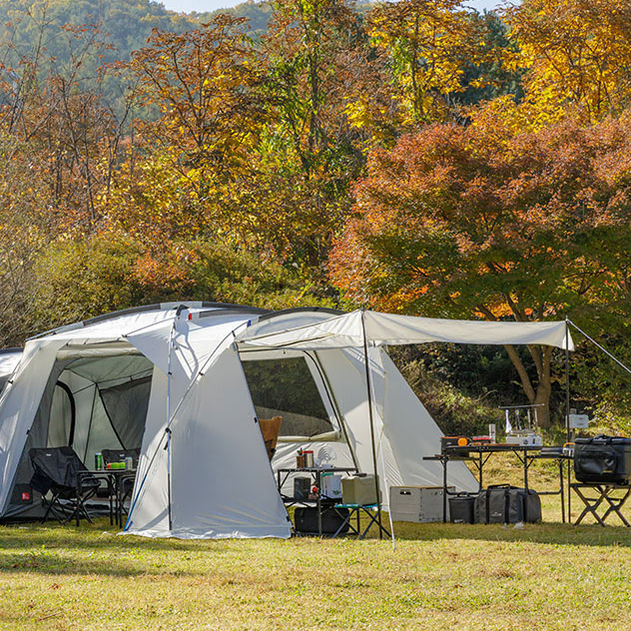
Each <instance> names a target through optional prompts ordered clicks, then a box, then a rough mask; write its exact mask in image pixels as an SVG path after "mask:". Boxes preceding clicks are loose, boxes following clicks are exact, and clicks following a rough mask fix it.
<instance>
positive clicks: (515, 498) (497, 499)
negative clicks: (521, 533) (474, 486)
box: [474, 484, 541, 524]
mask: <svg viewBox="0 0 631 631" xmlns="http://www.w3.org/2000/svg"><path fill="white" fill-rule="evenodd" d="M474 519H475V522H476V523H478V524H516V523H518V522H524V521H527V522H532V523H534V522H537V521H540V520H541V499H540V498H539V494H538V493H537V492H536V491H532V490H530V489H528V491H526V490H525V489H522V488H518V487H515V486H510V485H509V484H497V485H494V486H489V488H488V489H483V490H482V491H480V493H479V495H478V496H477V497H476V499H475V504H474Z"/></svg>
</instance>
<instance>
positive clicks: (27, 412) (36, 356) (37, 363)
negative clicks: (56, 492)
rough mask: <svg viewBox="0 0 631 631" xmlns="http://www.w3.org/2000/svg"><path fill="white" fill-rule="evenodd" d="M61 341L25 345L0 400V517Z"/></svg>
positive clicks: (7, 499) (36, 342) (35, 342)
mask: <svg viewBox="0 0 631 631" xmlns="http://www.w3.org/2000/svg"><path fill="white" fill-rule="evenodd" d="M63 344H64V342H63V341H61V340H53V341H48V342H43V341H39V340H34V341H32V342H29V343H28V344H27V345H26V347H25V349H24V354H23V356H22V359H21V361H20V364H19V365H18V368H17V370H16V373H15V374H14V377H13V383H12V384H10V385H9V387H5V389H4V391H3V392H2V396H1V397H0V410H1V413H2V424H1V425H0V472H1V478H0V485H1V487H0V507H1V512H0V516H4V514H5V511H6V508H7V505H8V502H9V499H10V496H11V492H12V487H13V480H14V478H15V473H16V470H17V468H18V465H19V463H20V459H21V457H22V453H23V451H24V446H25V444H26V441H27V438H28V434H29V432H30V429H31V426H32V425H33V419H34V418H35V414H36V413H37V410H38V408H39V405H40V401H41V398H42V395H43V393H44V389H45V388H46V384H47V383H48V378H49V375H50V372H51V369H52V367H53V365H54V363H55V358H56V356H57V351H58V350H59V349H60V348H61V346H63Z"/></svg>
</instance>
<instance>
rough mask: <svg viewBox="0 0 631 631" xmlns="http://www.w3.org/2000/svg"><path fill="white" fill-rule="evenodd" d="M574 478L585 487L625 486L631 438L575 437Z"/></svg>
mask: <svg viewBox="0 0 631 631" xmlns="http://www.w3.org/2000/svg"><path fill="white" fill-rule="evenodd" d="M574 442H575V445H574V476H575V477H576V479H577V480H578V481H579V482H586V483H588V484H601V483H606V482H608V483H610V484H628V482H629V479H630V478H631V439H630V438H622V437H620V436H604V435H600V436H595V437H594V438H577V439H576V440H575V441H574Z"/></svg>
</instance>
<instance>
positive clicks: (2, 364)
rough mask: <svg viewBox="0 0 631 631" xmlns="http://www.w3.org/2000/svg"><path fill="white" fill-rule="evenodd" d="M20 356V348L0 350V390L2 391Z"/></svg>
mask: <svg viewBox="0 0 631 631" xmlns="http://www.w3.org/2000/svg"><path fill="white" fill-rule="evenodd" d="M21 356H22V349H21V348H6V349H4V350H0V392H2V389H3V388H4V385H5V384H6V382H7V381H8V380H9V378H10V377H11V375H12V374H13V371H14V370H15V367H16V366H17V365H18V362H19V361H20V357H21Z"/></svg>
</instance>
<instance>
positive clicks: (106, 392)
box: [4, 348, 154, 518]
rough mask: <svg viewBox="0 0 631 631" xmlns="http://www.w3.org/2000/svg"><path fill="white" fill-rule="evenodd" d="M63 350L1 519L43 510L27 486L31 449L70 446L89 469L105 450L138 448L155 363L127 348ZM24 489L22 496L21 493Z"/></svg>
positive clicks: (42, 512)
mask: <svg viewBox="0 0 631 631" xmlns="http://www.w3.org/2000/svg"><path fill="white" fill-rule="evenodd" d="M121 350H122V349H116V350H114V349H105V348H101V349H99V352H98V353H96V352H95V350H94V349H91V350H90V351H87V350H83V351H82V350H74V351H72V350H68V349H66V350H64V351H62V352H60V353H59V354H58V357H57V360H56V361H55V364H54V366H53V369H52V371H51V373H50V376H49V378H48V382H47V384H46V388H45V390H44V394H43V396H42V399H41V401H40V404H39V408H38V410H37V413H36V415H35V419H34V422H33V425H32V427H31V430H30V432H29V433H28V438H27V440H26V445H25V447H24V450H23V452H22V457H21V458H20V463H19V465H18V468H17V471H16V475H15V480H14V483H13V492H12V493H11V498H10V501H9V506H8V507H7V510H6V511H5V513H4V516H5V518H10V517H16V516H18V515H19V516H20V517H21V518H31V517H33V518H39V517H41V516H42V515H43V514H44V512H45V509H44V508H42V503H41V497H40V496H39V494H38V493H37V492H36V491H32V490H31V489H30V485H29V482H30V480H31V477H32V475H33V468H32V465H31V462H30V459H29V451H30V449H31V448H33V447H65V446H69V447H72V448H73V449H74V451H75V452H76V453H77V455H78V456H79V458H80V459H81V460H82V461H83V462H84V463H85V464H86V466H88V467H89V468H91V467H92V466H93V463H94V458H95V454H96V453H99V452H101V451H102V450H103V449H140V447H141V445H142V437H143V433H144V429H145V421H146V418H147V409H148V406H149V395H150V392H151V379H152V375H153V370H154V366H153V364H152V363H151V362H150V361H149V360H148V359H147V358H146V357H144V356H143V355H141V354H140V353H138V352H135V351H132V349H131V348H130V349H127V352H125V353H123V354H120V353H121ZM24 491H26V495H24Z"/></svg>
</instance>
